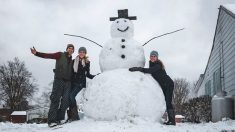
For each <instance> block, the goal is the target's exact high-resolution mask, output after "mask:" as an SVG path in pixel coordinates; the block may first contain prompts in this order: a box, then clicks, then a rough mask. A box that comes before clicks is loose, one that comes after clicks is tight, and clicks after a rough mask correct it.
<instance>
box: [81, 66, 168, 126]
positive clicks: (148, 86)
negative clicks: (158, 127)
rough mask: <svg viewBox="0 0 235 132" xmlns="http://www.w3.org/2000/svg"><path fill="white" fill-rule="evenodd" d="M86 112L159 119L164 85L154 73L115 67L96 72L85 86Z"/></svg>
mask: <svg viewBox="0 0 235 132" xmlns="http://www.w3.org/2000/svg"><path fill="white" fill-rule="evenodd" d="M85 100H86V101H85V102H84V106H83V110H84V114H85V116H87V117H90V118H93V119H95V120H109V121H110V120H119V119H129V118H136V117H138V118H143V119H145V120H146V119H147V120H151V121H158V122H159V121H160V119H161V117H162V115H163V113H164V111H165V100H164V95H163V92H162V89H161V88H160V86H159V85H158V83H157V82H156V81H155V80H154V79H153V78H152V76H151V75H148V74H143V73H141V72H130V71H129V70H128V69H116V70H110V71H106V72H103V73H102V74H100V75H98V76H96V77H95V78H94V79H93V80H92V82H91V83H90V85H89V86H88V87H87V88H86V92H85Z"/></svg>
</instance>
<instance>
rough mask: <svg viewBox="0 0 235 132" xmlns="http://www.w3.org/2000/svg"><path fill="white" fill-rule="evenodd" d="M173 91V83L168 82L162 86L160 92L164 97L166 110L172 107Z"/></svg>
mask: <svg viewBox="0 0 235 132" xmlns="http://www.w3.org/2000/svg"><path fill="white" fill-rule="evenodd" d="M173 90H174V82H173V81H169V82H167V83H165V84H164V85H163V86H162V91H163V94H164V96H165V101H166V109H167V110H172V109H173V105H172V96H173Z"/></svg>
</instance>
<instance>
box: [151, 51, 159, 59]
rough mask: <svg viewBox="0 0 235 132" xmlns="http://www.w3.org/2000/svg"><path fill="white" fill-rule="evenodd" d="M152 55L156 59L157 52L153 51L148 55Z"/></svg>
mask: <svg viewBox="0 0 235 132" xmlns="http://www.w3.org/2000/svg"><path fill="white" fill-rule="evenodd" d="M152 55H154V56H156V57H158V52H157V51H155V50H153V51H152V52H151V53H150V56H152Z"/></svg>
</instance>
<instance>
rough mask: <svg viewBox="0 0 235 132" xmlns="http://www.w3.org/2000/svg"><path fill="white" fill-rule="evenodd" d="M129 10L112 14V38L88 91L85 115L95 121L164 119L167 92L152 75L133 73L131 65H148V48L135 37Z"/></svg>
mask: <svg viewBox="0 0 235 132" xmlns="http://www.w3.org/2000/svg"><path fill="white" fill-rule="evenodd" d="M131 20H136V17H130V16H128V10H127V9H125V10H118V17H111V18H110V21H113V23H112V25H111V37H112V38H111V39H110V40H109V41H108V42H107V43H106V44H105V45H104V47H103V49H102V51H101V53H100V56H99V60H100V68H101V71H102V73H101V74H100V75H98V76H96V77H95V78H94V79H93V80H92V81H91V83H90V84H89V85H88V87H87V88H86V91H85V95H84V97H85V100H86V101H85V102H84V106H83V110H84V114H85V116H87V117H90V118H93V119H95V120H108V121H111V120H119V119H131V118H142V119H144V120H151V121H160V118H161V116H162V115H163V113H164V111H165V101H164V95H163V93H162V90H161V88H160V86H159V85H158V83H157V82H156V81H155V80H154V79H153V78H152V76H150V75H148V74H143V73H141V72H130V71H129V70H128V69H129V68H130V67H144V65H145V57H144V49H143V46H141V44H140V43H138V42H137V41H135V40H134V39H133V32H134V26H133V23H132V21H131Z"/></svg>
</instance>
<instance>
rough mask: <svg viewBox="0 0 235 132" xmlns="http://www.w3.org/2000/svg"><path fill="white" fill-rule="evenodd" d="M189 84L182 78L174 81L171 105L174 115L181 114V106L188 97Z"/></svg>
mask: <svg viewBox="0 0 235 132" xmlns="http://www.w3.org/2000/svg"><path fill="white" fill-rule="evenodd" d="M189 87H190V83H189V82H188V81H187V80H186V79H184V78H176V79H174V93H173V99H172V102H173V105H174V107H175V111H176V113H179V114H180V113H181V111H182V110H181V108H182V104H183V103H184V102H186V100H187V99H188V95H189V92H190V91H189Z"/></svg>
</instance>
